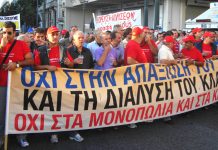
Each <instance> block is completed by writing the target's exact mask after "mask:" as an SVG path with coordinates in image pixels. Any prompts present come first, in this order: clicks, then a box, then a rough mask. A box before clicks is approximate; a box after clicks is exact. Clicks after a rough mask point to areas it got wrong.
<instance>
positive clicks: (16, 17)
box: [0, 14, 20, 30]
mask: <svg viewBox="0 0 218 150" xmlns="http://www.w3.org/2000/svg"><path fill="white" fill-rule="evenodd" d="M6 21H12V22H14V23H15V25H16V30H20V14H17V15H12V16H0V29H2V27H3V24H4V22H6Z"/></svg>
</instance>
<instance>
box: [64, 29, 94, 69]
mask: <svg viewBox="0 0 218 150" xmlns="http://www.w3.org/2000/svg"><path fill="white" fill-rule="evenodd" d="M73 43H74V45H73V46H71V47H70V48H69V49H67V50H66V51H64V54H63V59H62V60H63V62H64V64H65V65H66V67H70V68H76V69H91V68H93V67H94V62H93V57H92V53H91V51H90V50H89V49H88V48H85V47H84V46H83V43H84V34H83V32H82V31H76V32H75V33H74V35H73Z"/></svg>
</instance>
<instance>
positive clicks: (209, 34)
mask: <svg viewBox="0 0 218 150" xmlns="http://www.w3.org/2000/svg"><path fill="white" fill-rule="evenodd" d="M213 36H214V34H213V33H211V32H209V31H206V32H205V33H204V35H203V37H204V38H207V37H213Z"/></svg>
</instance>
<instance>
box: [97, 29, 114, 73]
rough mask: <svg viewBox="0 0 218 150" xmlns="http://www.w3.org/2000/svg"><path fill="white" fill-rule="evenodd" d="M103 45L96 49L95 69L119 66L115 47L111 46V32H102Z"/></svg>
mask: <svg viewBox="0 0 218 150" xmlns="http://www.w3.org/2000/svg"><path fill="white" fill-rule="evenodd" d="M101 41H102V46H101V47H100V48H98V49H96V51H95V58H96V65H95V69H98V70H105V69H110V68H114V67H115V66H117V61H116V60H117V55H116V51H115V49H114V48H112V47H111V45H110V43H111V38H110V34H109V33H107V32H103V33H102V34H101Z"/></svg>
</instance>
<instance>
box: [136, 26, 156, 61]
mask: <svg viewBox="0 0 218 150" xmlns="http://www.w3.org/2000/svg"><path fill="white" fill-rule="evenodd" d="M143 31H144V33H145V39H144V40H142V42H141V44H140V46H141V48H142V49H143V51H144V53H145V56H146V58H147V61H148V62H149V63H154V62H155V56H156V55H157V54H158V49H157V45H156V44H155V42H154V40H152V37H151V33H150V29H149V28H148V27H144V28H143Z"/></svg>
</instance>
